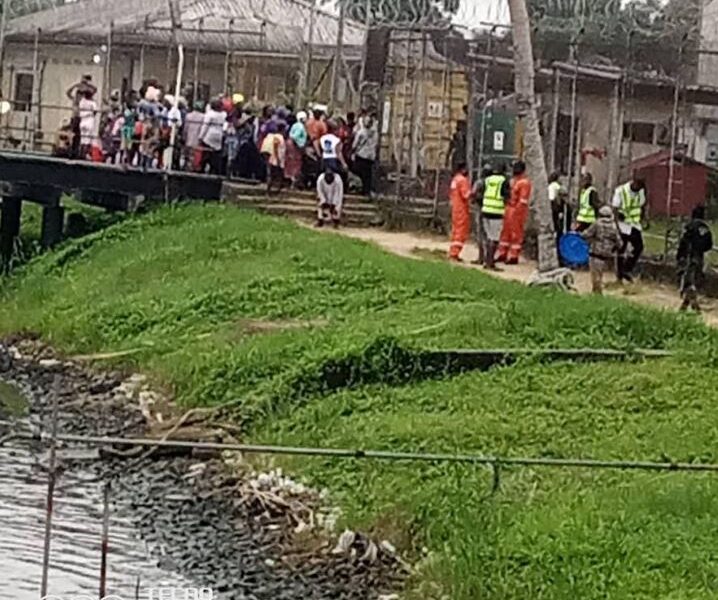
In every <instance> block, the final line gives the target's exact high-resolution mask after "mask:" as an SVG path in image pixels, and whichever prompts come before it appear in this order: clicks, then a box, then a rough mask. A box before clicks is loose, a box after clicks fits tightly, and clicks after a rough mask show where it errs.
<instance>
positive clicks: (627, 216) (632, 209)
mask: <svg viewBox="0 0 718 600" xmlns="http://www.w3.org/2000/svg"><path fill="white" fill-rule="evenodd" d="M645 203H646V196H645V192H644V191H643V190H641V191H640V192H638V193H634V192H633V191H632V190H631V184H630V183H626V184H624V185H622V186H621V212H622V213H623V217H624V220H625V222H626V223H628V224H629V225H640V224H641V206H642V205H644V204H645Z"/></svg>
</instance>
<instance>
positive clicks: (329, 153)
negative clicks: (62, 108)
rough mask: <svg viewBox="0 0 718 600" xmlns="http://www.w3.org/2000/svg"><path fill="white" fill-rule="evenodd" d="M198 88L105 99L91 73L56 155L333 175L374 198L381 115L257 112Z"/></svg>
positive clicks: (148, 87)
mask: <svg viewBox="0 0 718 600" xmlns="http://www.w3.org/2000/svg"><path fill="white" fill-rule="evenodd" d="M192 95H193V90H192V88H189V89H186V90H184V91H183V93H182V94H181V95H180V96H179V97H178V98H175V97H174V96H173V95H171V94H168V93H166V92H165V91H164V89H163V87H162V86H161V85H160V84H159V82H158V81H157V80H154V79H149V80H147V81H145V83H144V84H143V86H142V87H141V88H140V89H139V90H137V91H135V90H130V91H129V92H127V93H125V94H124V96H123V95H122V94H121V93H120V92H119V91H118V90H116V91H113V92H112V93H111V94H110V97H109V100H108V101H107V102H104V103H101V104H100V103H98V101H97V99H96V96H97V88H96V86H95V85H94V84H93V82H92V77H91V76H90V75H85V76H84V77H83V78H82V79H81V81H80V82H78V83H77V84H75V85H73V86H72V87H71V88H70V89H68V90H67V96H68V98H69V99H70V100H71V101H72V118H71V119H68V120H67V121H66V122H64V123H63V124H62V125H61V127H60V129H59V131H58V132H57V135H56V138H55V143H54V145H53V153H54V154H55V155H56V156H60V157H66V158H74V159H81V160H82V159H84V160H92V161H95V162H104V163H112V164H118V165H127V166H133V167H139V168H145V169H148V168H158V169H161V168H170V167H171V168H172V169H174V170H186V171H192V172H196V173H211V174H215V175H223V176H228V177H233V178H238V179H248V180H255V181H262V182H266V184H267V189H268V191H269V192H276V191H279V190H280V189H281V188H283V187H285V186H291V187H294V188H300V189H301V188H306V189H315V188H316V186H317V182H318V180H319V177H320V176H321V175H322V174H324V173H325V172H326V171H331V172H332V173H334V174H335V175H336V176H337V177H338V178H339V179H341V181H342V183H343V186H344V188H345V189H349V187H350V186H351V185H355V186H356V188H357V191H359V192H361V193H362V194H364V195H366V196H369V195H371V194H372V192H373V191H374V173H375V163H376V159H377V151H378V143H379V134H378V129H377V123H376V116H375V114H374V113H373V112H371V111H367V110H364V111H361V112H360V113H359V114H356V113H352V112H350V113H347V115H346V117H344V116H340V115H330V114H329V111H328V109H327V107H326V106H324V105H319V104H315V105H313V106H311V107H309V108H308V109H307V110H298V111H295V110H294V108H293V107H292V106H287V105H281V106H269V105H267V106H264V107H262V108H261V109H258V108H256V107H255V106H253V105H252V103H251V102H246V101H245V98H244V96H243V95H242V94H239V93H236V94H233V95H231V96H221V97H216V98H213V99H211V100H210V101H209V102H204V101H203V100H200V99H193V98H192Z"/></svg>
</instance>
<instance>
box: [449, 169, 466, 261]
mask: <svg viewBox="0 0 718 600" xmlns="http://www.w3.org/2000/svg"><path fill="white" fill-rule="evenodd" d="M470 199H471V184H470V183H469V178H468V177H467V176H466V175H464V174H463V173H457V174H456V175H455V176H454V178H453V179H452V180H451V190H450V192H449V200H450V202H451V245H450V246H449V258H452V259H454V260H458V258H459V256H460V255H461V251H462V250H463V249H464V244H465V243H466V240H468V239H469V233H470V230H471V219H470V216H469V200H470Z"/></svg>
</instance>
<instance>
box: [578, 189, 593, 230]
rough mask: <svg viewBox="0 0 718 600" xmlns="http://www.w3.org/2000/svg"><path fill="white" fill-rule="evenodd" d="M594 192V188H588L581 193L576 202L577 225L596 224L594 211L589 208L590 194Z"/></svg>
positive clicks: (591, 207)
mask: <svg viewBox="0 0 718 600" xmlns="http://www.w3.org/2000/svg"><path fill="white" fill-rule="evenodd" d="M595 191H596V188H595V187H593V186H590V187H587V188H586V189H585V190H583V191H582V192H581V197H580V198H579V201H578V215H577V216H576V220H577V221H578V222H579V223H595V222H596V209H595V208H593V206H591V192H595Z"/></svg>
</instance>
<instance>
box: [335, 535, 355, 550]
mask: <svg viewBox="0 0 718 600" xmlns="http://www.w3.org/2000/svg"><path fill="white" fill-rule="evenodd" d="M354 540H356V533H354V532H353V531H349V530H348V529H347V530H346V531H344V533H342V534H341V535H340V536H339V541H338V542H337V545H336V546H335V547H334V550H332V554H348V552H349V550H350V549H351V547H352V544H354Z"/></svg>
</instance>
